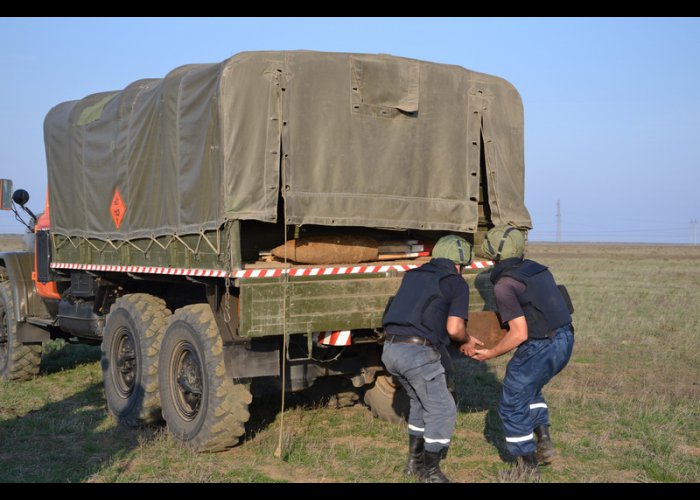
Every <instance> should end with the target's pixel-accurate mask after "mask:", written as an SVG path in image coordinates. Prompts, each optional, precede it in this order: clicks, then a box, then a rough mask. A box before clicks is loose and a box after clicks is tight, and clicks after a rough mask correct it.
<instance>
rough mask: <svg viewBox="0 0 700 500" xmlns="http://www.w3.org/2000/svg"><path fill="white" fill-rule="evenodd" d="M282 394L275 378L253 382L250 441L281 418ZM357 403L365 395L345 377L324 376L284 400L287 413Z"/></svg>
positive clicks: (248, 433)
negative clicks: (296, 409)
mask: <svg viewBox="0 0 700 500" xmlns="http://www.w3.org/2000/svg"><path fill="white" fill-rule="evenodd" d="M280 391H281V386H280V381H279V380H276V379H274V378H268V377H261V378H259V379H255V380H254V381H253V387H252V392H253V401H252V402H251V404H250V406H249V408H248V411H249V412H250V420H249V421H248V422H247V423H246V426H245V428H246V433H245V439H246V440H250V439H253V438H254V437H255V436H256V435H257V434H258V433H260V432H262V431H264V430H265V429H266V428H267V427H269V426H270V424H272V423H273V422H274V421H275V420H276V419H277V417H278V416H279V414H280V409H281V403H282V401H281V392H280ZM356 404H361V395H360V393H359V392H358V390H357V389H355V388H353V387H352V384H351V383H350V381H348V380H346V379H345V378H343V377H320V378H318V379H316V381H315V382H314V384H313V385H312V386H311V387H309V388H308V389H305V390H303V391H299V392H294V393H287V394H286V395H285V398H284V408H285V411H288V410H292V409H295V408H305V409H311V408H336V409H337V408H344V407H347V406H354V405H356ZM368 411H369V410H368ZM241 444H242V443H241Z"/></svg>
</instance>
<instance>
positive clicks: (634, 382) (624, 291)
mask: <svg viewBox="0 0 700 500" xmlns="http://www.w3.org/2000/svg"><path fill="white" fill-rule="evenodd" d="M529 252H530V256H532V257H533V258H535V259H538V260H540V261H541V262H543V263H544V264H547V265H549V266H550V267H551V269H552V271H553V272H554V274H555V276H556V277H557V279H558V280H559V281H560V282H561V283H564V284H566V285H567V288H568V289H569V292H570V294H571V296H572V300H573V301H574V305H575V307H576V312H575V314H574V322H575V326H576V345H575V347H574V354H573V357H572V360H571V362H570V363H569V366H567V367H566V368H565V369H564V371H563V372H562V373H561V374H559V375H558V376H557V377H555V379H554V380H553V381H552V382H551V383H550V384H549V385H548V386H547V387H546V388H545V391H544V393H545V396H546V397H547V401H548V404H549V407H550V413H551V418H552V436H553V439H554V442H555V446H556V448H557V450H558V451H559V457H558V459H557V461H556V462H555V463H554V464H552V465H551V466H549V467H546V468H543V472H542V476H543V477H542V480H543V481H544V482H693V483H697V482H700V356H699V355H698V350H697V346H698V345H699V344H700V308H699V307H698V304H699V303H700V267H699V266H698V263H700V248H697V247H696V248H691V247H671V246H658V247H641V246H622V245H605V246H602V245H601V246H594V245H531V246H530V250H529ZM507 361H508V357H507V356H504V357H502V358H499V359H496V360H492V361H489V362H488V363H477V362H475V361H472V360H469V359H466V358H465V359H460V360H458V361H457V366H458V368H459V373H458V377H457V402H458V407H459V413H458V417H457V428H456V431H455V435H454V438H453V444H452V446H451V448H450V451H449V456H448V457H447V459H446V460H445V461H444V462H443V464H444V466H443V470H444V471H445V473H446V474H447V475H448V476H449V477H451V478H452V479H453V480H456V481H461V482H496V481H498V471H499V470H502V469H505V468H507V464H506V463H505V462H504V459H505V458H507V454H506V452H505V446H504V443H503V432H502V430H501V426H500V420H499V418H498V415H497V404H498V397H499V393H500V392H499V391H500V381H501V380H502V377H503V374H504V371H505V366H506V364H507ZM287 401H288V408H287V410H286V412H285V414H284V425H283V427H282V429H281V433H282V456H281V458H280V459H278V458H275V456H274V453H275V449H276V448H277V444H278V440H279V435H280V422H281V417H280V413H279V397H278V396H274V397H272V398H269V397H268V398H267V399H265V398H263V397H259V396H258V397H256V398H255V399H254V402H253V405H252V407H251V414H252V418H251V421H250V422H249V424H248V431H247V434H246V440H245V441H244V442H243V443H242V444H240V445H238V446H236V447H234V448H232V449H230V450H228V451H225V452H222V453H213V454H195V453H192V452H190V451H188V450H186V449H184V448H182V447H180V446H178V445H177V444H176V443H174V442H173V441H172V440H171V439H170V438H169V437H168V435H167V432H166V431H165V429H164V428H162V427H156V428H151V429H143V430H139V431H134V430H128V429H124V428H120V427H119V426H117V425H116V424H115V423H114V422H113V421H112V419H111V418H110V417H109V416H108V414H107V411H106V408H105V402H104V397H103V395H102V387H101V372H100V366H99V348H96V347H90V346H83V345H65V344H63V343H60V342H52V343H50V344H49V345H47V346H46V348H45V349H44V357H43V359H42V370H41V374H40V376H39V377H37V378H36V379H34V380H31V381H29V382H23V383H13V384H9V383H0V482H264V483H271V482H407V479H405V478H404V477H403V474H402V470H403V466H404V463H405V456H406V433H405V429H404V428H403V427H402V426H399V425H393V424H389V423H387V422H384V421H381V420H378V419H375V418H373V417H372V415H371V413H370V412H369V411H368V410H367V409H366V408H364V407H363V406H362V405H355V406H352V407H345V408H340V409H335V408H329V407H327V406H310V407H309V406H308V405H306V404H303V403H302V400H301V398H296V397H291V396H290V397H288V399H287Z"/></svg>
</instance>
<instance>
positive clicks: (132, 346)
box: [101, 293, 171, 427]
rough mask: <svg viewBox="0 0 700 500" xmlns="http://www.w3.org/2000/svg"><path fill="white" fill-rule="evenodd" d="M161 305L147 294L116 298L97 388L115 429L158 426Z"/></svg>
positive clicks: (163, 312)
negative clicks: (100, 391)
mask: <svg viewBox="0 0 700 500" xmlns="http://www.w3.org/2000/svg"><path fill="white" fill-rule="evenodd" d="M170 316H171V314H170V310H169V309H168V308H167V307H166V305H165V301H163V300H162V299H160V298H158V297H155V296H153V295H149V294H146V293H132V294H129V295H124V296H123V297H120V298H118V299H117V300H116V301H115V302H114V304H113V305H112V307H111V309H110V311H109V314H108V315H107V321H106V322H105V328H104V335H103V338H102V345H101V349H102V359H101V365H102V384H103V387H104V392H105V399H106V400H107V408H108V409H109V412H110V413H111V414H112V415H113V416H114V417H115V418H116V419H117V421H118V422H119V423H120V424H123V425H126V426H128V427H139V426H142V425H149V424H154V423H157V422H160V421H161V420H162V418H161V414H160V393H159V391H158V351H159V350H160V344H161V342H162V340H163V332H164V331H165V325H166V322H167V319H168V318H169V317H170Z"/></svg>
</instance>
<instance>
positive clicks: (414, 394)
mask: <svg viewBox="0 0 700 500" xmlns="http://www.w3.org/2000/svg"><path fill="white" fill-rule="evenodd" d="M382 361H383V362H384V366H386V369H387V370H388V371H389V373H391V374H392V375H394V376H396V378H397V379H398V380H399V381H400V382H401V385H403V386H404V387H405V388H406V392H407V393H408V397H409V398H410V400H411V407H410V414H409V417H408V433H409V434H413V435H414V436H419V437H423V438H424V439H425V449H426V450H427V451H430V452H434V453H435V452H439V451H440V450H442V449H443V448H446V447H448V446H449V445H450V439H451V438H452V433H453V432H454V430H455V421H456V420H457V407H456V405H455V400H454V398H453V397H452V394H450V391H449V390H448V389H447V382H446V380H445V368H444V367H443V366H442V363H441V362H440V353H439V352H438V351H437V350H436V349H434V348H432V347H430V346H422V345H416V344H404V343H385V344H384V351H383V353H382Z"/></svg>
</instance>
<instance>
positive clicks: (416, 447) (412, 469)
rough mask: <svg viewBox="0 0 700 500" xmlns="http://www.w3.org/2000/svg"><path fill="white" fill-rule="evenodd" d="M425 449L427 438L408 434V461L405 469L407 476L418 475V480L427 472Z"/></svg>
mask: <svg viewBox="0 0 700 500" xmlns="http://www.w3.org/2000/svg"><path fill="white" fill-rule="evenodd" d="M424 449H425V439H423V438H422V437H418V436H414V435H413V434H409V435H408V463H407V464H406V468H405V469H404V473H405V474H406V475H407V476H413V477H416V478H417V479H418V480H420V479H421V477H423V474H424V473H425V460H424V457H423V450H424Z"/></svg>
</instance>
